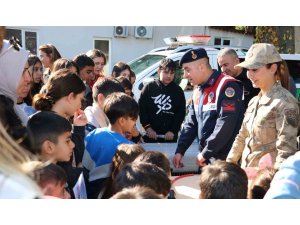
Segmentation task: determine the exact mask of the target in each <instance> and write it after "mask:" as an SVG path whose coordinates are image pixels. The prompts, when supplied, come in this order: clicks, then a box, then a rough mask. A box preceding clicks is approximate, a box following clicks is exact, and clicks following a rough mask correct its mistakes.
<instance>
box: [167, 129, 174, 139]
mask: <svg viewBox="0 0 300 225" xmlns="http://www.w3.org/2000/svg"><path fill="white" fill-rule="evenodd" d="M173 139H174V134H173V132H171V131H168V132H167V133H165V140H166V141H172V140H173Z"/></svg>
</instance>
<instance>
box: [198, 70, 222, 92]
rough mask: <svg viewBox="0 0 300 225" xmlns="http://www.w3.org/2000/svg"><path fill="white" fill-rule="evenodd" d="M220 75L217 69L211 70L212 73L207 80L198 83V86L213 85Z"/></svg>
mask: <svg viewBox="0 0 300 225" xmlns="http://www.w3.org/2000/svg"><path fill="white" fill-rule="evenodd" d="M220 75H221V73H220V72H219V71H217V70H213V73H212V74H211V75H210V77H209V78H208V80H207V81H206V82H205V83H204V84H200V85H199V86H200V87H201V88H206V87H211V86H214V84H215V83H216V81H217V80H218V78H219V76H220Z"/></svg>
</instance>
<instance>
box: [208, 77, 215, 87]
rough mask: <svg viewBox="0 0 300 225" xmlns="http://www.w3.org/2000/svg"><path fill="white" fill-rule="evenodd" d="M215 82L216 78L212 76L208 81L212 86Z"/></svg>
mask: <svg viewBox="0 0 300 225" xmlns="http://www.w3.org/2000/svg"><path fill="white" fill-rule="evenodd" d="M214 82H215V79H214V78H211V79H210V80H209V81H208V84H209V85H210V86H212V85H213V84H214Z"/></svg>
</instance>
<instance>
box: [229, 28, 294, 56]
mask: <svg viewBox="0 0 300 225" xmlns="http://www.w3.org/2000/svg"><path fill="white" fill-rule="evenodd" d="M235 29H236V30H243V31H244V32H245V34H246V33H249V31H250V33H255V35H254V38H255V43H270V44H273V45H274V46H276V47H277V50H278V51H279V52H280V53H289V54H291V53H295V28H294V27H292V26H289V27H283V26H281V27H274V26H272V27H271V26H266V27H264V26H257V27H253V26H236V27H235ZM254 29H255V32H253V31H254Z"/></svg>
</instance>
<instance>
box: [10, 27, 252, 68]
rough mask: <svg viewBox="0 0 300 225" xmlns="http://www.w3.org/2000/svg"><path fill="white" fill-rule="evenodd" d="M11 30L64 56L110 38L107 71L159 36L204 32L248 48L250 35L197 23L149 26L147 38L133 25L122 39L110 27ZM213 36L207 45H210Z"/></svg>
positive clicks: (158, 41)
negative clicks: (30, 36)
mask: <svg viewBox="0 0 300 225" xmlns="http://www.w3.org/2000/svg"><path fill="white" fill-rule="evenodd" d="M8 28H12V29H25V30H30V31H36V32H37V34H38V35H37V44H38V46H39V45H41V44H44V43H52V44H54V45H55V46H56V47H57V48H58V50H59V52H60V53H61V54H62V56H63V57H65V58H70V59H72V58H74V56H75V55H77V54H79V53H86V52H87V51H88V50H89V49H92V48H93V43H94V39H97V38H98V39H107V40H110V41H111V42H110V47H111V53H110V61H109V68H108V71H109V72H110V71H111V68H112V66H113V65H114V64H115V63H116V62H118V61H125V62H129V61H131V60H132V59H134V58H136V57H138V56H140V55H142V54H145V53H146V52H148V51H150V50H151V49H153V48H157V47H161V46H165V43H164V41H163V38H165V37H175V36H178V35H188V34H205V35H211V36H218V37H219V36H220V37H231V38H232V40H233V41H232V44H233V45H236V46H244V47H249V46H250V45H251V44H252V42H253V38H252V37H251V36H244V35H241V34H236V33H231V32H224V31H218V30H215V29H209V27H205V26H199V27H192V26H184V27H182V26H167V27H166V26H153V36H152V38H151V39H137V38H135V37H134V26H128V27H127V28H128V36H127V37H126V38H116V37H114V35H113V34H114V27H113V26H99V27H96V26H67V27H66V26H30V27H29V26H26V27H25V26H23V27H22V26H19V27H8ZM212 42H213V39H212V40H211V42H210V44H212Z"/></svg>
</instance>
